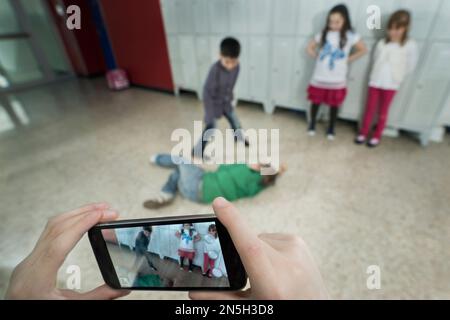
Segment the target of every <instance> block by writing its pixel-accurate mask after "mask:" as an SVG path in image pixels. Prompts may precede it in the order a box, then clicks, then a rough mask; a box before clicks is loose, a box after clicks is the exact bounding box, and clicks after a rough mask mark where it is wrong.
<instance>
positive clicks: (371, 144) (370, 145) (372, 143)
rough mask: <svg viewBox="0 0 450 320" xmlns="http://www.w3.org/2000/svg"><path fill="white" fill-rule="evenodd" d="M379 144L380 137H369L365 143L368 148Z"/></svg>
mask: <svg viewBox="0 0 450 320" xmlns="http://www.w3.org/2000/svg"><path fill="white" fill-rule="evenodd" d="M379 144H380V139H377V138H372V139H370V141H369V142H368V143H367V146H368V147H369V148H375V147H376V146H378V145H379Z"/></svg>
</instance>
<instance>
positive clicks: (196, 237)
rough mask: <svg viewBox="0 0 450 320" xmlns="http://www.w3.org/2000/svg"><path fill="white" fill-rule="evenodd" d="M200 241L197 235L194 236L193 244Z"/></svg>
mask: <svg viewBox="0 0 450 320" xmlns="http://www.w3.org/2000/svg"><path fill="white" fill-rule="evenodd" d="M197 241H200V236H199V235H198V233H197V234H196V235H195V236H194V242H197Z"/></svg>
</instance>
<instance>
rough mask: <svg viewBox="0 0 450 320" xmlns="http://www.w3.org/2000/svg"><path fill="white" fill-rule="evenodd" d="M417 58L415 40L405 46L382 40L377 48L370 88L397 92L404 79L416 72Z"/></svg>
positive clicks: (409, 41) (408, 41)
mask: <svg viewBox="0 0 450 320" xmlns="http://www.w3.org/2000/svg"><path fill="white" fill-rule="evenodd" d="M417 58H418V56H417V45H416V43H415V42H414V41H413V40H407V41H406V43H405V44H404V45H400V44H399V43H397V42H388V43H386V42H385V40H384V39H383V40H380V41H379V42H378V43H377V45H376V47H375V52H374V63H373V67H372V71H371V73H370V80H369V86H371V87H375V88H380V89H388V90H397V89H398V88H399V87H400V85H401V82H402V81H403V79H404V77H405V76H406V75H407V74H408V73H411V72H412V71H413V70H414V68H415V66H416V64H417Z"/></svg>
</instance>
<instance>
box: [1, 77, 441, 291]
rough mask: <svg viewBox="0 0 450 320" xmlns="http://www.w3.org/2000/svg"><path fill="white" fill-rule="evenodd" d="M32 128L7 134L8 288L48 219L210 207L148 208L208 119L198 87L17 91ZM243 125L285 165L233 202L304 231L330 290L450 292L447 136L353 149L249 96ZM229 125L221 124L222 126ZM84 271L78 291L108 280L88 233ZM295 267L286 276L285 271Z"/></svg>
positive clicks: (248, 213)
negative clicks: (185, 142)
mask: <svg viewBox="0 0 450 320" xmlns="http://www.w3.org/2000/svg"><path fill="white" fill-rule="evenodd" d="M16 96H17V99H18V100H19V101H20V102H21V104H22V105H23V108H24V109H25V110H26V113H27V115H28V118H29V120H30V124H29V125H28V126H26V127H23V128H18V129H13V130H9V131H5V132H3V133H0V168H1V171H0V203H1V210H0V219H1V224H0V257H1V259H0V296H1V297H2V296H3V294H4V291H5V290H6V286H7V282H8V279H9V276H10V274H11V271H12V269H13V267H14V266H15V265H16V264H17V263H18V262H19V261H20V260H21V259H23V258H24V257H25V256H26V254H28V253H29V252H30V250H31V249H32V248H33V245H34V243H35V241H36V240H37V239H38V236H39V234H40V232H41V231H42V229H43V228H44V226H45V223H46V220H47V218H49V217H50V216H52V215H54V214H56V213H59V212H64V211H67V210H69V209H72V208H75V207H78V206H80V205H82V204H85V203H89V202H93V201H100V200H101V201H108V202H109V203H110V204H111V205H112V206H113V207H114V208H116V209H118V210H119V211H120V212H121V215H122V218H142V217H152V216H161V215H180V214H198V213H209V212H211V211H212V210H211V208H210V206H208V205H202V204H196V203H192V202H190V201H188V200H186V199H182V198H181V197H178V198H177V199H176V201H175V202H174V203H173V204H172V205H171V206H169V207H166V208H163V209H160V210H158V211H155V210H154V211H150V210H146V209H144V208H143V207H142V202H143V201H144V200H146V199H147V198H148V197H149V196H150V195H152V194H154V193H156V192H157V191H158V190H159V188H160V186H161V185H162V184H163V182H164V181H165V180H166V178H167V176H168V174H169V171H167V170H165V169H161V168H158V167H155V166H150V165H149V163H148V158H149V155H150V154H153V153H156V152H170V150H171V148H172V147H173V146H174V142H171V141H170V136H171V133H172V131H173V130H174V129H175V128H187V129H189V130H193V121H194V120H199V119H202V106H201V102H200V101H198V100H197V98H196V97H195V96H193V95H181V96H180V97H179V98H177V97H174V96H172V95H170V94H167V93H160V92H155V91H151V90H146V89H140V88H132V89H129V90H125V91H121V92H111V91H109V90H108V89H107V88H106V85H105V81H104V80H103V79H95V80H71V81H66V82H61V83H58V84H54V85H50V86H46V87H41V88H38V89H34V90H31V91H27V92H25V93H20V94H17V95H16ZM237 112H238V115H239V117H240V119H241V121H242V124H243V126H244V127H245V128H279V129H280V156H281V161H283V162H285V163H287V165H288V171H287V172H286V174H285V176H283V177H281V178H280V179H279V181H277V184H276V185H275V186H274V187H271V188H269V189H267V190H266V191H264V192H262V193H260V194H259V195H258V196H256V197H255V198H252V199H244V200H240V201H237V202H236V205H237V206H238V208H239V210H240V211H241V213H242V214H243V215H245V217H246V219H248V220H249V221H250V223H251V224H252V225H253V226H254V228H255V229H257V230H258V231H261V232H263V231H266V232H268V231H270V232H290V233H296V234H299V235H301V236H302V237H303V238H304V239H305V240H306V242H307V243H308V244H309V246H310V247H311V250H312V252H313V254H314V256H315V258H316V260H317V262H318V264H319V267H320V270H321V272H322V274H323V277H324V279H325V282H326V284H327V287H328V289H329V291H330V293H331V296H332V297H333V298H337V299H342V298H361V299H377V298H389V299H391V298H392V299H394V298H400V299H408V298H447V299H450V250H449V244H450V209H449V208H450V196H449V195H450V170H449V159H450V137H449V135H447V136H446V138H445V140H444V142H443V143H439V144H434V143H431V144H430V145H429V146H428V147H426V148H423V147H421V146H420V144H419V143H418V142H417V141H415V140H414V139H412V138H408V137H406V136H401V137H400V138H396V139H394V138H385V139H384V140H383V143H382V145H381V146H380V147H378V148H376V149H368V148H366V147H364V146H356V145H354V144H353V142H352V140H353V138H354V130H355V125H354V124H350V123H347V122H343V121H341V122H339V123H338V127H337V139H336V140H335V141H334V142H329V141H327V140H326V139H325V137H324V136H323V135H322V132H324V130H325V128H324V124H320V125H319V126H318V132H317V135H316V136H315V137H309V136H308V135H307V134H306V121H305V118H304V116H302V115H301V114H299V113H295V112H292V111H287V110H278V109H277V110H276V111H275V113H274V114H273V115H268V114H265V113H264V112H263V110H262V107H261V106H259V105H252V104H240V105H239V106H238V110H237ZM227 126H228V124H227V123H226V121H224V120H221V121H220V127H221V128H222V129H223V128H227ZM73 264H75V265H78V266H80V268H81V269H80V270H81V287H82V288H81V289H82V290H83V291H84V290H89V289H91V288H93V287H95V286H97V285H99V284H100V283H102V279H101V275H100V271H99V269H98V267H97V264H96V261H95V258H94V256H93V253H92V250H91V248H90V245H89V242H88V239H87V237H84V238H83V239H82V241H81V242H80V243H79V244H78V245H77V246H76V248H75V249H74V250H73V252H72V253H71V254H70V255H69V256H68V259H67V261H66V262H65V264H64V266H63V268H61V270H60V273H59V280H58V281H59V283H60V285H62V286H64V285H65V282H66V279H67V276H68V274H67V273H66V267H67V266H69V265H73ZM370 265H378V266H379V267H380V268H381V288H380V289H379V290H368V288H367V285H366V280H367V277H368V276H369V275H368V274H367V273H366V270H367V268H368V266H370ZM280 272H288V270H280ZM128 297H129V298H138V299H163V298H175V299H185V298H187V294H186V293H184V292H133V293H132V294H130V295H129V296H128Z"/></svg>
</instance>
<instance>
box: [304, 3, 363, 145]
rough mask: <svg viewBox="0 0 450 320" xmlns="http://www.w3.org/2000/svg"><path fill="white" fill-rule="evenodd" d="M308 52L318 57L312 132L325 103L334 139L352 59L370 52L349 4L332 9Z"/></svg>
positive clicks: (312, 88) (312, 86)
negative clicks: (355, 27)
mask: <svg viewBox="0 0 450 320" xmlns="http://www.w3.org/2000/svg"><path fill="white" fill-rule="evenodd" d="M307 52H308V54H309V55H310V56H311V57H313V58H314V59H316V65H315V68H314V72H313V75H312V79H311V81H310V83H309V86H308V100H310V101H311V112H310V122H309V126H308V133H309V135H311V136H313V135H315V132H316V131H315V130H316V117H317V113H318V111H319V107H320V104H321V103H325V104H327V105H328V106H329V107H330V123H329V126H328V130H327V137H328V139H330V140H333V139H334V136H335V131H334V126H335V122H336V118H337V113H338V108H339V107H340V106H341V105H342V103H343V102H344V99H345V96H346V94H347V70H348V63H349V62H352V61H354V60H356V59H358V58H359V57H361V56H362V55H364V54H365V53H366V52H367V49H366V46H365V45H364V43H363V42H362V40H361V37H360V36H359V35H358V34H357V33H355V32H354V31H353V29H352V25H351V22H350V16H349V13H348V9H347V7H346V6H345V5H343V4H340V5H337V6H335V7H333V8H332V9H331V10H330V12H329V13H328V17H327V22H326V25H325V27H324V29H323V31H322V32H321V33H318V34H317V35H316V36H315V37H314V39H312V40H311V41H310V43H309V44H308V47H307Z"/></svg>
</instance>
